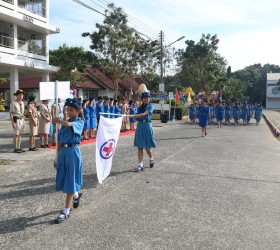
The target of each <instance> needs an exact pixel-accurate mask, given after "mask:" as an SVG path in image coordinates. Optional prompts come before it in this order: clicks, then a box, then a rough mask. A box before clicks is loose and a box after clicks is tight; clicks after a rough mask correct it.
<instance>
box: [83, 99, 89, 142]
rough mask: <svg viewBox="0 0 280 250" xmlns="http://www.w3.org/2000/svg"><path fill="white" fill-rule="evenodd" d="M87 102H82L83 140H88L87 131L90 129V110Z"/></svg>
mask: <svg viewBox="0 0 280 250" xmlns="http://www.w3.org/2000/svg"><path fill="white" fill-rule="evenodd" d="M88 103H89V101H88V100H83V114H84V119H85V120H84V133H83V136H84V138H83V139H84V140H89V129H90V110H89V107H88Z"/></svg>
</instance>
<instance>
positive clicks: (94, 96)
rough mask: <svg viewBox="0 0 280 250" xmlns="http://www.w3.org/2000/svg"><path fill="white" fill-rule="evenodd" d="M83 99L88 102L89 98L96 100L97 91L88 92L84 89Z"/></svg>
mask: <svg viewBox="0 0 280 250" xmlns="http://www.w3.org/2000/svg"><path fill="white" fill-rule="evenodd" d="M83 95H84V96H83V98H84V99H87V100H89V98H91V97H92V98H95V100H97V98H98V91H97V90H89V89H84V91H83Z"/></svg>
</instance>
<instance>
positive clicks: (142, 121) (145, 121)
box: [138, 120, 151, 122]
mask: <svg viewBox="0 0 280 250" xmlns="http://www.w3.org/2000/svg"><path fill="white" fill-rule="evenodd" d="M138 122H151V121H148V120H142V121H138Z"/></svg>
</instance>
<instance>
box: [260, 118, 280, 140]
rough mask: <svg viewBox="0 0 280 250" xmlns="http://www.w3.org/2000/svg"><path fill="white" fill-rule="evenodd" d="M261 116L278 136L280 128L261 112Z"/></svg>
mask: <svg viewBox="0 0 280 250" xmlns="http://www.w3.org/2000/svg"><path fill="white" fill-rule="evenodd" d="M263 117H264V119H265V121H266V123H267V124H268V126H269V127H270V128H271V130H272V131H273V132H274V134H275V136H276V137H278V136H280V129H279V128H277V127H276V126H275V125H274V124H273V123H272V121H271V120H270V119H269V118H268V117H267V116H266V115H265V114H263Z"/></svg>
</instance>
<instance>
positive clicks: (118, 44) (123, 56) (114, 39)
mask: <svg viewBox="0 0 280 250" xmlns="http://www.w3.org/2000/svg"><path fill="white" fill-rule="evenodd" d="M105 12H106V13H105V14H106V16H105V18H104V21H103V24H99V23H97V24H96V28H97V29H98V30H97V31H94V32H92V33H89V32H85V33H83V34H82V36H84V37H90V39H91V42H92V44H91V46H90V48H91V49H92V50H93V54H94V55H95V56H96V58H97V59H98V60H96V61H95V62H94V64H93V67H94V68H98V69H99V70H101V71H103V72H104V73H105V74H107V75H108V76H110V77H111V79H112V81H113V82H114V85H115V96H117V95H118V85H119V82H120V81H121V79H122V78H124V77H125V75H127V74H129V75H132V74H136V73H142V74H143V75H144V74H146V76H147V77H148V78H149V77H150V75H154V70H155V67H153V65H154V64H155V60H153V54H154V53H155V49H154V46H155V43H153V42H152V41H149V40H148V41H147V40H145V39H143V38H142V37H141V36H140V34H139V33H138V32H137V31H136V30H135V29H133V28H131V27H129V26H128V20H127V15H126V14H125V12H124V11H123V9H122V8H118V7H116V6H115V5H114V4H109V5H108V9H107V10H106V11H105Z"/></svg>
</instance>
